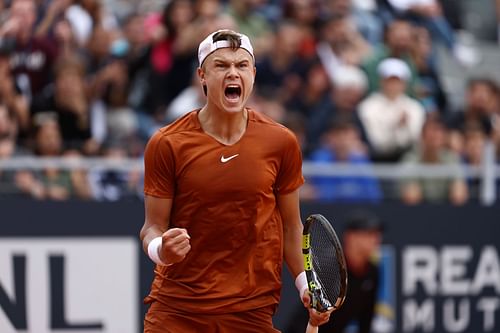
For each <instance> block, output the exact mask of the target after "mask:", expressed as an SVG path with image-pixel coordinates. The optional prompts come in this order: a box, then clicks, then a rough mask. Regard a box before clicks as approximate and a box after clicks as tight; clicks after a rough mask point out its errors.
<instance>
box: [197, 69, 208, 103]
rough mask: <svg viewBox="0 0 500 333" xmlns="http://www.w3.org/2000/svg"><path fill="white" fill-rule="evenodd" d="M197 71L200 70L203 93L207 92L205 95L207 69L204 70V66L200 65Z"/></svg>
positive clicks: (199, 75) (199, 77)
mask: <svg viewBox="0 0 500 333" xmlns="http://www.w3.org/2000/svg"><path fill="white" fill-rule="evenodd" d="M197 72H198V79H199V80H200V83H201V86H202V88H203V93H204V94H205V96H207V84H206V82H205V71H204V70H203V68H201V67H198V70H197Z"/></svg>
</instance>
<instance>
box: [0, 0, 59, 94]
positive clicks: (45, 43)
mask: <svg viewBox="0 0 500 333" xmlns="http://www.w3.org/2000/svg"><path fill="white" fill-rule="evenodd" d="M36 18H37V16H36V3H35V1H34V0H13V1H12V3H11V6H10V11H9V16H8V18H7V21H6V22H5V23H4V24H3V25H2V27H1V29H0V37H2V38H3V40H4V43H7V45H8V47H7V48H8V49H7V50H5V51H4V52H6V53H8V54H9V56H10V68H11V71H12V73H13V75H14V78H15V80H16V82H18V85H19V88H20V90H21V91H22V93H23V95H24V96H26V98H27V99H28V101H29V102H31V99H32V97H34V96H36V95H37V94H39V93H40V92H41V91H42V90H43V88H44V87H46V86H47V85H48V84H49V83H50V82H51V81H52V66H53V61H54V59H56V57H57V46H56V45H55V44H54V43H53V42H52V41H50V40H49V39H48V38H47V37H43V36H34V34H33V31H34V26H35V22H36ZM33 59H37V60H38V61H33Z"/></svg>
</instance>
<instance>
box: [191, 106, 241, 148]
mask: <svg viewBox="0 0 500 333" xmlns="http://www.w3.org/2000/svg"><path fill="white" fill-rule="evenodd" d="M198 119H199V121H200V125H201V128H202V129H203V131H204V132H205V133H207V134H208V135H210V136H212V137H213V138H214V139H215V140H217V141H219V142H220V143H222V144H226V145H232V144H235V143H236V142H238V141H239V140H240V139H241V137H242V136H243V134H245V131H246V128H247V120H248V111H247V110H246V109H243V110H242V111H241V112H225V111H222V112H220V111H217V110H214V109H208V108H207V106H205V107H204V108H202V109H201V110H200V112H199V113H198Z"/></svg>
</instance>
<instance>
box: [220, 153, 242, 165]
mask: <svg viewBox="0 0 500 333" xmlns="http://www.w3.org/2000/svg"><path fill="white" fill-rule="evenodd" d="M238 155H239V154H234V155H231V156H229V157H224V155H222V156H221V157H220V161H221V162H222V163H226V162H227V161H230V160H232V159H233V158H235V157H236V156H238Z"/></svg>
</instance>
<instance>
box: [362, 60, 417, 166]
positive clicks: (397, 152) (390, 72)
mask: <svg viewBox="0 0 500 333" xmlns="http://www.w3.org/2000/svg"><path fill="white" fill-rule="evenodd" d="M377 72H378V75H379V77H380V90H379V91H376V92H374V93H372V94H371V95H369V96H368V97H367V98H366V99H364V100H363V101H362V102H361V103H360V105H359V109H358V112H359V118H360V121H361V124H362V126H363V129H364V131H365V133H366V136H367V140H368V144H369V146H370V148H371V151H372V159H373V160H375V161H381V162H394V161H397V160H399V159H400V157H401V155H402V154H403V153H404V152H405V151H407V150H408V149H409V148H411V147H412V146H413V145H414V144H415V143H416V142H418V139H419V137H420V132H421V130H422V125H423V122H424V119H425V110H424V108H423V107H422V105H421V104H420V103H419V102H418V101H417V100H415V99H413V98H411V97H410V96H408V95H407V94H406V93H405V90H406V84H407V81H408V80H409V79H410V75H411V73H410V69H409V68H408V65H406V63H405V62H404V61H402V60H400V59H397V58H388V59H385V60H383V61H382V62H381V63H380V64H379V66H378V67H377Z"/></svg>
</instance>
